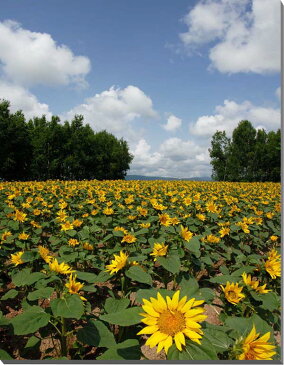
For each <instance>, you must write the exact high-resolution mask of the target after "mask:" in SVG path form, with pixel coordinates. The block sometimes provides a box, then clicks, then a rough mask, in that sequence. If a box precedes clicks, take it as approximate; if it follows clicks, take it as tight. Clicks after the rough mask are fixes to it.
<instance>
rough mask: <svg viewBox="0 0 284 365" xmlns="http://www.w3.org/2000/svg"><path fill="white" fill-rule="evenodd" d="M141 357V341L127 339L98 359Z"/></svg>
mask: <svg viewBox="0 0 284 365" xmlns="http://www.w3.org/2000/svg"><path fill="white" fill-rule="evenodd" d="M140 357H141V350H140V345H139V341H137V340H132V339H130V340H126V341H123V342H120V343H118V344H116V346H114V347H112V348H111V349H109V350H107V351H106V352H104V353H103V354H102V355H100V356H98V357H97V360H137V359H139V358H140Z"/></svg>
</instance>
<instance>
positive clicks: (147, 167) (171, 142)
mask: <svg viewBox="0 0 284 365" xmlns="http://www.w3.org/2000/svg"><path fill="white" fill-rule="evenodd" d="M131 152H132V153H133V155H134V159H133V161H132V164H131V167H130V172H129V174H138V175H147V176H163V177H176V178H185V177H200V176H209V175H210V165H209V162H210V161H209V154H208V151H207V147H205V148H201V147H200V146H198V145H197V144H196V143H195V142H194V141H190V140H187V141H184V140H182V139H180V138H169V139H166V140H165V141H164V142H163V143H162V144H161V145H160V146H159V148H158V150H157V151H151V146H150V145H149V144H148V143H147V142H146V140H145V139H141V140H139V142H138V143H137V145H136V147H135V148H133V149H132V150H131Z"/></svg>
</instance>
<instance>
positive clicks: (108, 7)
mask: <svg viewBox="0 0 284 365" xmlns="http://www.w3.org/2000/svg"><path fill="white" fill-rule="evenodd" d="M279 87H280V1H279V0H261V1H259V0H199V1H195V0H187V1H185V0H179V1H173V0H155V1H152V0H151V1H150V0H143V1H139V2H138V1H133V0H107V1H106V0H84V1H81V2H78V1H75V0H71V1H68V2H67V1H65V0H62V1H60V2H58V1H55V0H49V1H46V2H39V1H37V0H22V1H18V0H17V1H16V0H10V1H9V2H6V3H5V4H4V5H3V4H2V7H1V14H0V98H4V99H8V100H10V102H11V109H12V110H17V109H22V110H23V112H24V113H25V115H26V117H27V118H30V117H32V116H34V115H42V114H46V115H47V116H48V117H50V115H51V114H56V115H60V117H61V119H62V120H65V119H68V120H70V119H72V116H73V115H74V114H75V113H77V114H83V115H84V116H85V120H86V122H88V123H89V124H90V125H91V126H92V127H93V128H94V129H95V130H101V129H104V128H106V129H107V130H109V131H110V132H112V133H114V134H115V135H116V136H117V137H119V138H121V137H123V138H124V139H126V140H127V141H128V143H129V146H130V149H131V151H132V153H133V154H134V156H135V158H134V160H133V162H132V165H131V169H130V172H129V173H132V174H143V175H152V176H157V175H158V176H173V177H179V178H182V177H193V176H210V174H211V167H210V159H209V155H208V147H209V146H210V139H211V137H212V135H213V134H214V132H215V131H216V130H217V129H219V130H220V129H221V130H226V132H227V133H228V135H230V133H231V132H232V130H233V129H234V128H235V127H236V126H237V123H238V121H240V120H242V119H249V120H250V121H251V122H252V123H253V125H254V126H255V127H261V128H265V129H267V130H271V129H272V130H275V129H277V128H278V127H280V89H279Z"/></svg>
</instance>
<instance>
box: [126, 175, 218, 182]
mask: <svg viewBox="0 0 284 365" xmlns="http://www.w3.org/2000/svg"><path fill="white" fill-rule="evenodd" d="M125 180H191V181H211V180H212V179H211V177H209V176H202V177H188V178H182V179H181V178H177V177H162V176H143V175H127V176H126V177H125Z"/></svg>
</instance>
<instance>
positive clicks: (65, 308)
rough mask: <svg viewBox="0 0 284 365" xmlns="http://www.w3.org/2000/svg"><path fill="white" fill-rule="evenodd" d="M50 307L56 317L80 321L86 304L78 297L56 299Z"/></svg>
mask: <svg viewBox="0 0 284 365" xmlns="http://www.w3.org/2000/svg"><path fill="white" fill-rule="evenodd" d="M50 306H51V309H52V313H53V315H54V316H55V317H63V318H76V319H79V318H81V316H82V314H83V313H84V304H83V302H82V300H81V299H80V298H79V296H77V295H70V296H68V297H65V298H58V299H54V300H52V301H51V302H50Z"/></svg>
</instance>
